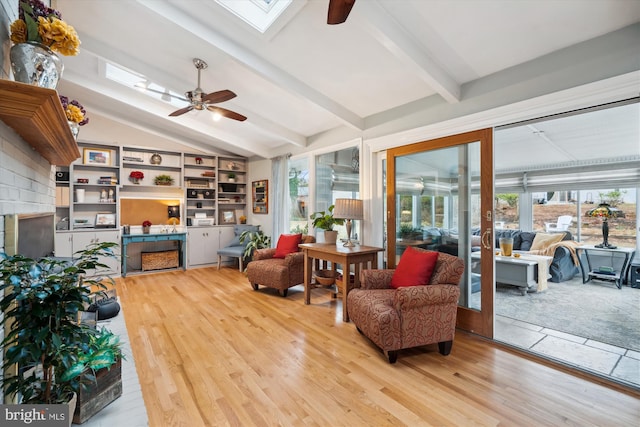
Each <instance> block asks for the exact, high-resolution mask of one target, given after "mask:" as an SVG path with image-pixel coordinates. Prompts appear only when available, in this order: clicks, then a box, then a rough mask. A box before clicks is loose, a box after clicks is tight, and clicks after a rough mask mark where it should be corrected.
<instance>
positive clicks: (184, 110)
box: [169, 105, 193, 117]
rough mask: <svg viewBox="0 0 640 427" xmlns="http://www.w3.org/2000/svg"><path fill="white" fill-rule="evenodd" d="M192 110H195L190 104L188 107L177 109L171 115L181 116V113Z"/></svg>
mask: <svg viewBox="0 0 640 427" xmlns="http://www.w3.org/2000/svg"><path fill="white" fill-rule="evenodd" d="M191 110H193V105H189V106H188V107H184V108H181V109H179V110H176V111H174V112H173V113H171V114H169V116H170V117H175V116H179V115H181V114H184V113H186V112H187V111H191Z"/></svg>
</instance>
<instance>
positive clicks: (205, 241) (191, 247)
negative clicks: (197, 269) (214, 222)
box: [187, 227, 220, 267]
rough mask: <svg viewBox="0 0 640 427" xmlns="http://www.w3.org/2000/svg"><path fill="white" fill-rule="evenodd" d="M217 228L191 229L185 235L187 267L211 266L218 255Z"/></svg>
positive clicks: (218, 240)
mask: <svg viewBox="0 0 640 427" xmlns="http://www.w3.org/2000/svg"><path fill="white" fill-rule="evenodd" d="M219 242H220V238H219V236H218V227H193V228H190V229H189V232H188V235H187V258H189V263H188V265H189V267H193V266H198V265H205V264H213V263H214V262H215V260H216V256H217V253H218V247H219Z"/></svg>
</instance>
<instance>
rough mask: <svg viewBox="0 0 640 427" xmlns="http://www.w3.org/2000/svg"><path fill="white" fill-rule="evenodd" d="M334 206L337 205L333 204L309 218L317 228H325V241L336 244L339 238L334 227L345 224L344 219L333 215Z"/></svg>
mask: <svg viewBox="0 0 640 427" xmlns="http://www.w3.org/2000/svg"><path fill="white" fill-rule="evenodd" d="M334 208H335V205H331V206H329V209H327V210H326V211H319V212H314V213H313V215H311V216H310V217H309V219H311V220H312V221H313V222H312V225H313V226H314V227H315V228H319V229H321V230H324V241H325V243H332V244H335V243H336V240H337V239H338V232H337V231H336V230H334V229H333V226H334V225H343V224H344V219H339V218H335V217H334V216H333V209H334Z"/></svg>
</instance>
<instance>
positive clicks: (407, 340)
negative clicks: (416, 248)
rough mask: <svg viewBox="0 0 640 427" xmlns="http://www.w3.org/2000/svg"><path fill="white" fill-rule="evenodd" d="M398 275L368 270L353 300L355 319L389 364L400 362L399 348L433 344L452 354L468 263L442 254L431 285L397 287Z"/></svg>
mask: <svg viewBox="0 0 640 427" xmlns="http://www.w3.org/2000/svg"><path fill="white" fill-rule="evenodd" d="M394 271H395V270H363V271H362V275H361V287H360V288H357V289H353V290H352V291H351V292H349V295H348V297H347V310H348V312H349V318H350V319H351V321H352V322H353V323H354V324H355V325H356V327H357V328H358V331H359V332H360V333H361V334H363V335H365V336H366V337H368V338H369V339H370V340H371V341H373V343H374V344H376V345H377V346H378V347H380V348H381V349H382V351H383V352H384V353H385V355H386V356H387V357H388V359H389V363H395V362H396V360H397V357H398V350H401V349H404V348H411V347H417V346H422V345H427V344H433V343H438V349H439V351H440V353H441V354H443V355H445V356H446V355H448V354H449V353H450V352H451V347H452V346H453V336H454V334H455V329H456V313H457V309H458V298H459V297H460V288H459V286H458V284H459V283H460V278H461V277H462V273H463V272H464V263H463V261H462V260H461V259H459V258H458V257H455V256H452V255H448V254H445V253H440V254H439V255H438V261H437V262H436V265H435V269H434V271H433V275H432V276H431V280H430V281H429V284H428V285H426V286H410V287H403V288H398V289H394V288H391V287H390V286H389V283H390V282H391V277H392V276H393V273H394Z"/></svg>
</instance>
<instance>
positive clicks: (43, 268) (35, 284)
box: [0, 242, 117, 419]
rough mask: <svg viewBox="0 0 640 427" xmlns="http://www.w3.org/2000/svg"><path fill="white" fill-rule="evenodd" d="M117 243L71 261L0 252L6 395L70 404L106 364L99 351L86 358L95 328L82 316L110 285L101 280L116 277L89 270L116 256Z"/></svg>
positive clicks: (94, 248)
mask: <svg viewBox="0 0 640 427" xmlns="http://www.w3.org/2000/svg"><path fill="white" fill-rule="evenodd" d="M115 246H117V243H109V242H105V243H99V244H93V245H90V246H88V247H87V248H86V249H85V250H82V251H79V252H77V253H76V254H75V258H74V259H73V260H72V261H66V260H61V259H54V258H41V259H39V260H34V259H31V258H27V257H24V256H21V255H14V256H7V255H6V254H4V253H2V254H0V295H2V297H1V299H0V310H2V311H3V312H4V317H3V318H2V320H0V325H4V327H5V336H4V339H3V340H2V342H1V345H2V346H3V348H4V349H5V361H4V364H3V368H4V369H5V375H4V377H3V382H4V386H5V393H6V397H8V398H15V399H17V398H18V397H19V398H20V399H21V400H20V402H18V403H41V404H57V403H66V402H69V400H70V399H71V396H75V394H74V393H77V392H78V390H79V387H80V385H81V383H82V382H84V381H87V380H90V379H91V377H90V372H91V370H92V369H96V368H98V367H103V366H106V365H105V363H107V362H106V361H105V359H104V358H103V357H102V355H101V354H97V355H94V357H91V358H87V357H86V352H87V348H89V347H88V346H90V345H91V341H92V339H93V338H92V337H93V336H94V335H95V334H96V332H95V331H94V330H92V329H91V328H90V327H88V326H86V325H83V324H81V323H80V322H79V315H80V312H81V311H83V310H84V309H85V308H86V307H88V306H89V305H90V303H91V298H92V296H94V295H96V294H100V293H102V291H103V289H105V288H106V286H105V285H104V283H103V282H104V281H105V280H109V281H111V282H112V279H111V278H109V277H108V276H105V277H103V276H99V275H98V276H92V277H90V276H88V275H87V272H88V271H98V269H107V268H108V266H107V265H106V264H102V263H101V262H99V258H100V257H114V256H115V255H114V254H113V252H112V248H113V247H115ZM74 398H75V397H74ZM71 413H73V410H71ZM70 419H71V418H70Z"/></svg>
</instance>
